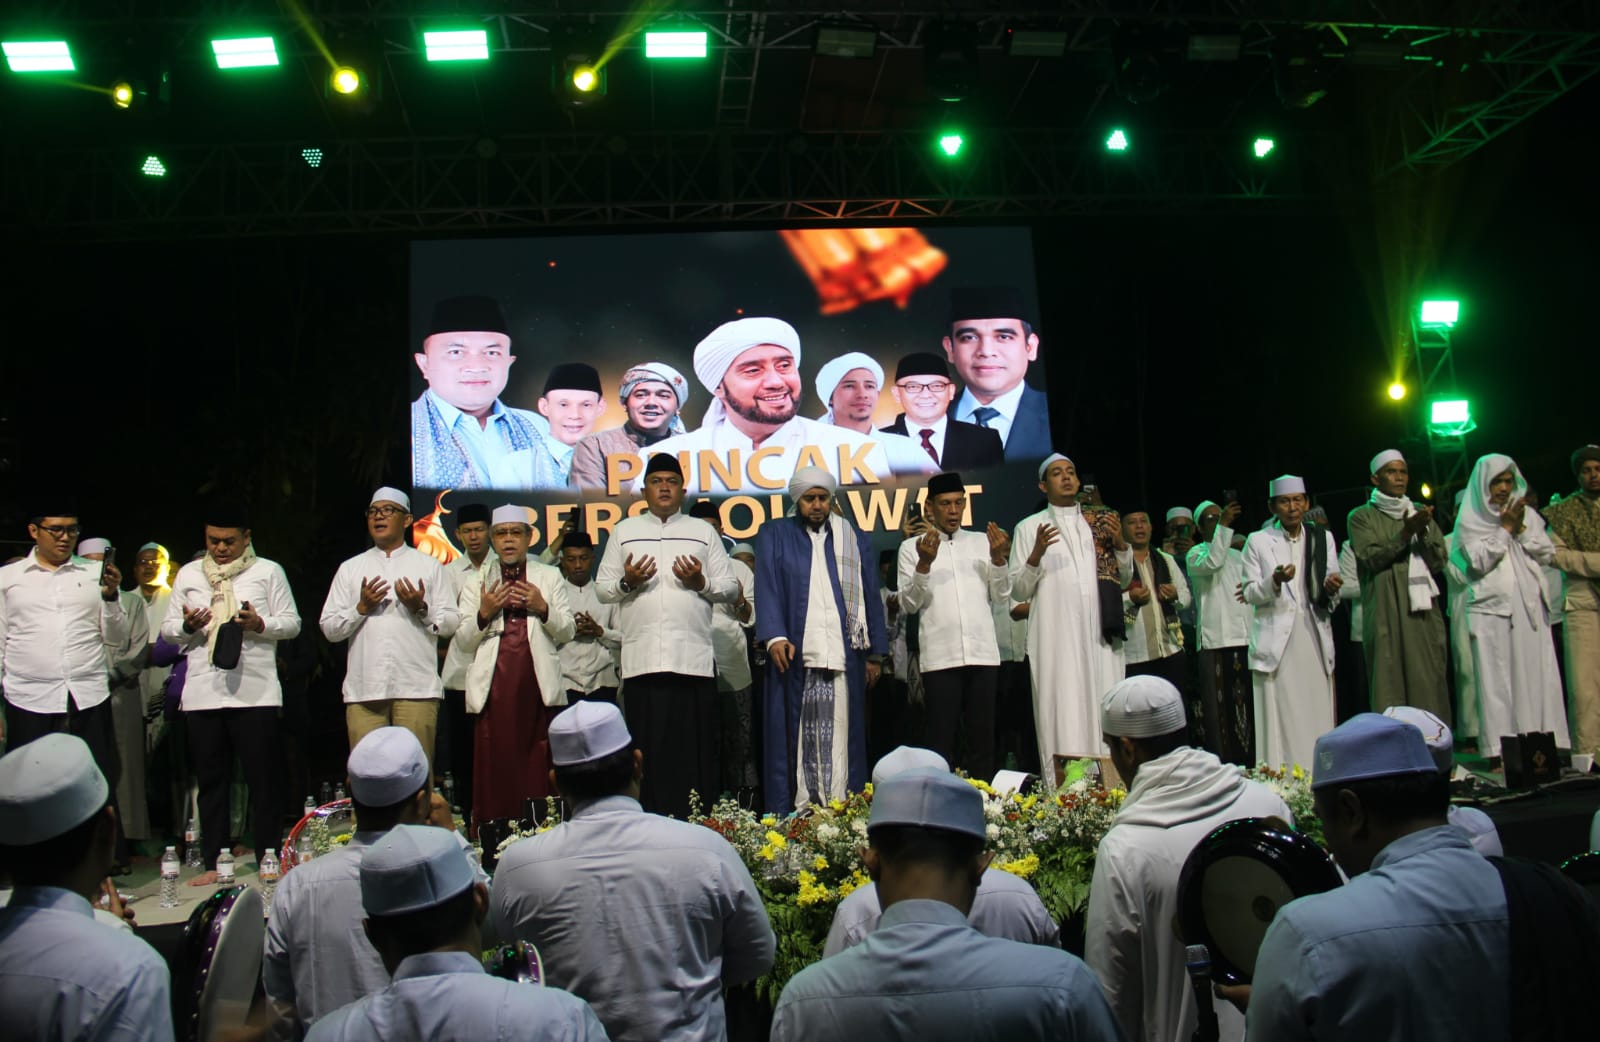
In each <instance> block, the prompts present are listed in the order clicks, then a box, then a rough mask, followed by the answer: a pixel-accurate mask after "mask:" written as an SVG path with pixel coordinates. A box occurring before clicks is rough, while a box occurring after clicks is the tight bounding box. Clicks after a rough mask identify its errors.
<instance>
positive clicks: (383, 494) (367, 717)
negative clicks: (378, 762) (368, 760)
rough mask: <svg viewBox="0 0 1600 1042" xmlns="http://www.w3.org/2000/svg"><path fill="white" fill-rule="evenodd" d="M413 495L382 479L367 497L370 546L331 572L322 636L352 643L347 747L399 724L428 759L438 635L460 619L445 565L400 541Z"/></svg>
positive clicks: (434, 727) (437, 688)
mask: <svg viewBox="0 0 1600 1042" xmlns="http://www.w3.org/2000/svg"><path fill="white" fill-rule="evenodd" d="M410 528H411V499H410V497H409V496H407V495H406V494H405V493H404V492H402V491H400V490H399V489H397V488H392V487H390V486H388V485H385V486H384V487H383V488H380V489H378V490H377V491H376V492H374V493H373V494H372V499H371V500H370V501H369V502H368V503H367V535H369V536H371V537H372V546H371V547H370V548H368V549H367V551H366V552H365V553H361V554H357V555H356V556H355V557H352V558H350V559H349V560H347V561H345V562H344V563H343V564H341V565H339V570H338V571H336V572H334V574H333V584H332V585H331V586H330V587H329V588H328V599H327V600H326V601H324V602H323V605H322V619H321V625H322V635H323V636H324V637H327V638H328V642H329V643H330V644H337V643H339V642H340V641H346V640H347V641H349V642H350V653H349V656H348V658H347V659H346V662H345V672H344V685H343V688H342V690H343V692H344V710H345V712H344V721H345V731H346V732H347V734H348V737H349V739H350V747H351V748H352V749H353V748H355V747H356V745H357V744H358V743H360V741H361V739H362V738H364V737H366V736H367V735H368V734H369V733H371V732H372V731H375V730H377V729H378V728H380V727H388V726H390V725H394V726H396V727H404V728H406V729H407V730H409V731H410V732H411V733H412V734H414V735H416V736H417V741H419V742H421V743H422V749H423V753H424V755H426V756H427V758H428V762H429V763H430V764H431V763H432V762H433V755H434V749H433V744H434V737H435V736H436V735H437V734H438V729H439V702H440V700H441V699H442V698H443V697H444V687H443V686H442V684H441V683H440V680H439V650H438V649H439V641H440V640H448V639H450V638H451V637H452V636H454V635H455V632H456V627H458V626H459V625H460V624H461V613H460V612H459V611H458V610H457V609H456V587H455V583H454V582H452V581H451V579H450V577H449V576H448V575H447V574H446V573H445V570H444V565H442V564H440V563H439V562H438V561H437V560H435V559H434V558H433V557H432V556H431V555H429V554H425V553H423V552H422V551H421V550H417V549H414V548H413V547H411V546H409V545H407V543H406V532H407V531H408V530H409V529H410Z"/></svg>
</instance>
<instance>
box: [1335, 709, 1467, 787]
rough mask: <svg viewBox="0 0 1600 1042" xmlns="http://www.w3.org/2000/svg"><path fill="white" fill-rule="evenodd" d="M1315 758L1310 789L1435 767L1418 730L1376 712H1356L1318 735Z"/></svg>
mask: <svg viewBox="0 0 1600 1042" xmlns="http://www.w3.org/2000/svg"><path fill="white" fill-rule="evenodd" d="M1315 758H1316V764H1315V766H1314V768H1313V770H1312V775H1311V787H1312V788H1313V789H1321V788H1324V787H1325V786H1329V785H1339V784H1343V783H1345V782H1355V781H1366V780H1368V779H1371V778H1392V777H1398V776H1401V775H1407V774H1434V773H1437V771H1438V767H1436V766H1435V765H1434V762H1433V756H1432V754H1430V753H1429V752H1428V746H1427V743H1425V742H1424V741H1423V740H1422V732H1421V731H1419V730H1417V728H1415V727H1413V726H1412V725H1411V724H1407V723H1402V722H1401V721H1399V720H1396V719H1394V718H1393V717H1389V716H1381V715H1379V714H1377V713H1357V714H1356V715H1355V716H1352V717H1351V718H1350V719H1348V720H1346V721H1345V722H1344V723H1342V724H1340V725H1339V726H1338V727H1335V728H1334V729H1333V730H1331V731H1329V732H1328V733H1327V734H1325V735H1323V736H1322V737H1321V738H1318V739H1317V750H1316V756H1315Z"/></svg>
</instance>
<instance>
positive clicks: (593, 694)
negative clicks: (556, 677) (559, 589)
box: [560, 531, 622, 705]
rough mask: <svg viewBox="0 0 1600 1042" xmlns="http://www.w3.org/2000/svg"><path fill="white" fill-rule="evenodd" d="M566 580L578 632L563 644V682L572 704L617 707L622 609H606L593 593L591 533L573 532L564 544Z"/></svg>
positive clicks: (611, 605)
mask: <svg viewBox="0 0 1600 1042" xmlns="http://www.w3.org/2000/svg"><path fill="white" fill-rule="evenodd" d="M560 568H561V578H562V579H564V580H565V581H566V584H567V603H568V604H569V605H571V606H572V619H573V626H574V633H573V637H572V639H571V640H569V641H567V642H566V643H565V644H563V645H561V680H562V682H563V683H564V684H566V685H567V702H568V703H569V704H570V703H572V702H586V701H594V702H610V703H611V704H612V705H616V704H617V687H618V683H617V650H618V649H619V648H621V647H622V631H621V630H620V629H618V628H617V606H616V605H615V604H602V603H600V598H599V597H597V596H596V595H595V592H594V540H593V539H592V538H590V536H589V533H588V532H582V531H579V532H571V533H569V534H568V535H567V536H566V538H564V539H563V540H562V541H561V557H560Z"/></svg>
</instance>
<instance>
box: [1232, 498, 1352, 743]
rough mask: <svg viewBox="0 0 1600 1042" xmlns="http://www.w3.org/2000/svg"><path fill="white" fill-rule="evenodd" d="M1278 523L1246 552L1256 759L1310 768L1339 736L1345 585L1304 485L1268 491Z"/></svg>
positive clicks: (1335, 554) (1253, 538) (1257, 536)
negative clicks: (1320, 743)
mask: <svg viewBox="0 0 1600 1042" xmlns="http://www.w3.org/2000/svg"><path fill="white" fill-rule="evenodd" d="M1267 494H1268V497H1269V500H1270V503H1269V505H1270V506H1271V508H1272V513H1273V514H1274V520H1273V522H1272V523H1271V524H1269V525H1267V526H1266V527H1265V528H1262V529H1261V530H1259V531H1256V532H1252V533H1251V534H1250V538H1249V539H1247V540H1246V541H1245V544H1244V599H1245V603H1247V604H1250V605H1253V606H1254V608H1255V614H1254V616H1253V617H1252V618H1251V620H1250V672H1251V679H1252V681H1253V687H1254V692H1255V708H1256V759H1257V760H1259V761H1260V762H1262V763H1265V764H1271V765H1274V766H1276V765H1281V764H1299V765H1301V766H1309V765H1310V763H1311V752H1312V750H1313V749H1314V748H1315V747H1316V744H1317V739H1318V738H1319V737H1320V736H1321V735H1322V734H1324V733H1325V732H1327V731H1331V730H1333V724H1334V691H1333V657H1334V646H1333V623H1332V621H1331V619H1332V615H1333V605H1334V603H1335V600H1336V599H1337V597H1338V594H1339V587H1340V586H1341V585H1343V580H1342V579H1341V578H1340V576H1339V550H1338V546H1337V545H1336V544H1335V542H1334V539H1333V535H1332V533H1329V532H1326V531H1324V530H1323V529H1321V528H1319V527H1317V526H1316V525H1313V524H1310V523H1309V522H1307V521H1306V520H1305V516H1306V512H1307V510H1308V509H1309V507H1310V502H1309V500H1308V499H1307V498H1306V483H1305V480H1304V479H1302V478H1299V477H1296V476H1294V475H1292V474H1285V475H1283V476H1282V477H1279V478H1274V479H1273V480H1272V484H1271V485H1270V486H1269V487H1268V493H1267Z"/></svg>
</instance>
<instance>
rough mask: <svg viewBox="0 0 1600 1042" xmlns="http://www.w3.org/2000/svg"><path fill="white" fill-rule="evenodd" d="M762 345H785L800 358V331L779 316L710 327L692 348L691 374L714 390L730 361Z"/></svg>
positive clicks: (796, 359) (796, 358) (708, 388)
mask: <svg viewBox="0 0 1600 1042" xmlns="http://www.w3.org/2000/svg"><path fill="white" fill-rule="evenodd" d="M762 344H776V345H777V346H779V347H783V348H787V349H788V350H789V353H790V354H792V355H794V360H795V363H796V364H798V363H799V361H800V334H799V333H796V332H795V331H794V327H793V326H791V325H790V324H789V323H787V322H785V321H784V320H783V319H781V318H741V319H739V320H738V321H736V322H724V323H723V324H722V325H720V326H718V327H717V328H716V329H713V330H712V331H711V332H710V333H709V334H707V336H706V338H705V339H704V340H702V341H700V342H699V343H698V344H696V345H695V348H694V375H696V376H698V377H699V378H700V382H701V383H703V384H705V385H706V390H708V391H712V392H715V391H716V389H717V385H718V384H720V383H721V382H722V377H723V376H724V375H725V374H726V373H727V371H728V367H729V366H731V365H733V360H734V359H735V358H738V357H739V356H740V355H742V354H744V353H745V352H746V351H748V350H750V349H751V348H752V347H759V346H761V345H762Z"/></svg>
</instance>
